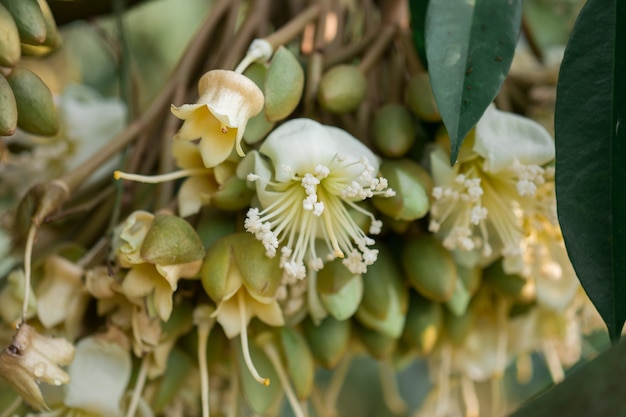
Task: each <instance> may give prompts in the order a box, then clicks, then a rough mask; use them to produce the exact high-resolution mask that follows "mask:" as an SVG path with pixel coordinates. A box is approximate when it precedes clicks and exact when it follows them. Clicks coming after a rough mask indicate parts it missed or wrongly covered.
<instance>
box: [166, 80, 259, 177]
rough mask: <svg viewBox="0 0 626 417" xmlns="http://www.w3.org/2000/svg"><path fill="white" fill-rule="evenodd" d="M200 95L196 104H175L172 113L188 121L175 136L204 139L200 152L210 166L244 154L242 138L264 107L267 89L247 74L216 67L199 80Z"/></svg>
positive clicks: (177, 137) (201, 140)
mask: <svg viewBox="0 0 626 417" xmlns="http://www.w3.org/2000/svg"><path fill="white" fill-rule="evenodd" d="M198 91H199V94H200V98H199V99H198V101H197V102H196V103H195V104H183V105H182V106H180V107H176V106H174V105H172V113H174V115H175V116H176V117H178V118H179V119H182V120H184V123H183V125H182V127H181V128H180V130H179V131H178V133H177V134H176V136H175V137H174V139H178V140H196V139H200V143H199V146H200V153H201V154H202V160H203V162H204V165H205V166H206V167H207V168H211V167H214V166H216V165H218V164H220V163H221V162H224V161H225V160H226V158H228V156H229V155H230V154H231V152H232V150H233V148H236V149H237V153H238V154H239V155H240V156H243V155H244V152H243V149H242V148H241V139H242V138H243V133H244V131H245V129H246V124H247V123H248V120H249V119H250V118H251V117H253V116H255V115H256V114H258V113H259V112H260V111H261V110H262V109H263V104H264V98H263V93H262V92H261V90H260V89H259V87H257V86H256V84H255V83H254V82H253V81H252V80H250V79H249V78H247V77H246V76H245V75H242V74H238V73H236V72H234V71H226V70H212V71H209V72H207V73H206V74H204V75H203V76H202V78H200V81H199V82H198Z"/></svg>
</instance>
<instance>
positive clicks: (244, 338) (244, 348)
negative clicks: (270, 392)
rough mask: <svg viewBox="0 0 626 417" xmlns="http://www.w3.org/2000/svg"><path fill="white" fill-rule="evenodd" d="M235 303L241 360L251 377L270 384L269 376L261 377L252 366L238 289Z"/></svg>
mask: <svg viewBox="0 0 626 417" xmlns="http://www.w3.org/2000/svg"><path fill="white" fill-rule="evenodd" d="M237 304H238V305H239V319H240V324H241V333H240V337H241V351H242V352H243V360H244V362H245V363H246V366H247V367H248V371H250V373H251V374H252V377H253V378H254V379H255V380H257V382H259V383H260V384H263V385H265V386H266V387H267V386H269V385H270V380H269V378H263V377H262V376H261V375H259V372H258V371H257V370H256V368H255V367H254V364H253V363H252V358H250V349H249V347H248V323H246V303H245V300H244V299H243V293H242V292H241V290H240V291H238V292H237Z"/></svg>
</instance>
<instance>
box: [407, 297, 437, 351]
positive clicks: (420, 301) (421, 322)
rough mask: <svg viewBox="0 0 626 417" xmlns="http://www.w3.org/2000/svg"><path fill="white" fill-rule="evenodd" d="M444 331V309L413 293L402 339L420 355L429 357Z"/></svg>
mask: <svg viewBox="0 0 626 417" xmlns="http://www.w3.org/2000/svg"><path fill="white" fill-rule="evenodd" d="M442 331H443V308H442V306H441V304H440V303H437V302H435V301H431V300H428V299H426V298H424V297H422V296H420V295H419V294H417V293H415V292H411V301H410V302H409V311H408V312H407V314H406V324H405V325H404V331H403V332H402V338H403V339H404V340H405V341H406V342H408V343H409V344H410V345H411V346H412V347H413V348H414V349H415V350H416V351H417V352H418V353H419V354H420V355H428V354H429V353H430V352H432V350H433V349H434V348H435V345H436V344H437V340H439V338H440V337H441V333H442Z"/></svg>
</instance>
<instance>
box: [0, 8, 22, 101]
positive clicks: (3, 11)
mask: <svg viewBox="0 0 626 417" xmlns="http://www.w3.org/2000/svg"><path fill="white" fill-rule="evenodd" d="M21 56H22V52H21V49H20V34H19V31H18V29H17V25H16V24H15V20H13V16H11V13H10V12H9V11H8V10H7V8H6V7H4V6H3V5H2V4H0V66H3V67H14V66H15V65H17V63H18V62H19V61H20V58H21ZM3 111H4V109H3Z"/></svg>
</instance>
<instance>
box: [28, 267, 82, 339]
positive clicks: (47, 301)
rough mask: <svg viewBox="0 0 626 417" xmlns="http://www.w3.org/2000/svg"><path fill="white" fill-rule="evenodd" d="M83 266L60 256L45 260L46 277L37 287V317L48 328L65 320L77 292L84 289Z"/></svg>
mask: <svg viewBox="0 0 626 417" xmlns="http://www.w3.org/2000/svg"><path fill="white" fill-rule="evenodd" d="M82 275H83V270H82V268H80V267H78V266H76V265H75V264H73V263H72V262H70V261H68V260H67V259H64V258H62V257H60V256H50V257H48V258H46V260H45V261H44V278H43V282H42V283H41V285H40V286H39V287H38V288H37V300H38V301H37V317H38V318H39V321H41V324H43V325H44V327H46V328H48V329H49V328H51V327H53V326H56V325H57V324H59V323H61V322H62V321H64V320H65V317H66V316H67V314H68V313H69V310H68V307H69V305H70V302H71V300H72V298H73V297H74V295H75V294H77V293H78V292H80V291H81V289H82Z"/></svg>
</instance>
